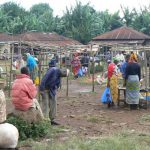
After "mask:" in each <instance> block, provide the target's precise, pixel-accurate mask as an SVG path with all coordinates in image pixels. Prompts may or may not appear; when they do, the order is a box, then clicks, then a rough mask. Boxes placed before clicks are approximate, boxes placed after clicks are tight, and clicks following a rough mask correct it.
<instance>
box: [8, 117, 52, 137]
mask: <svg viewBox="0 0 150 150" xmlns="http://www.w3.org/2000/svg"><path fill="white" fill-rule="evenodd" d="M7 123H10V124H13V125H14V126H16V128H17V129H18V131H19V138H20V140H26V139H27V138H33V139H35V138H39V137H43V136H45V135H46V133H47V131H48V129H49V126H50V123H49V122H48V121H42V122H39V123H31V124H30V123H28V122H26V121H24V120H22V119H21V118H18V117H15V116H11V117H9V118H8V119H7Z"/></svg>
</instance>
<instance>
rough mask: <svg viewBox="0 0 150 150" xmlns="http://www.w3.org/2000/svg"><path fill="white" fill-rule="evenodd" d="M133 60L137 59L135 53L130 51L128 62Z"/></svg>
mask: <svg viewBox="0 0 150 150" xmlns="http://www.w3.org/2000/svg"><path fill="white" fill-rule="evenodd" d="M133 61H135V62H137V61H138V59H137V55H136V54H135V53H132V54H131V55H130V60H129V62H133Z"/></svg>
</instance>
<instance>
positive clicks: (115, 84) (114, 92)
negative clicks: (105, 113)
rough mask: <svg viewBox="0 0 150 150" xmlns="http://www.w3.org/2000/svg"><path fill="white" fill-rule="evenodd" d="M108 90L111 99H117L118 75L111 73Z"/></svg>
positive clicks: (115, 100) (114, 100)
mask: <svg viewBox="0 0 150 150" xmlns="http://www.w3.org/2000/svg"><path fill="white" fill-rule="evenodd" d="M110 91H111V96H112V101H113V102H117V101H118V77H117V76H116V75H112V77H111V78H110Z"/></svg>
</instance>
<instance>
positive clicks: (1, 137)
mask: <svg viewBox="0 0 150 150" xmlns="http://www.w3.org/2000/svg"><path fill="white" fill-rule="evenodd" d="M18 138H19V133H18V129H17V128H16V127H15V126H14V125H12V124H9V123H3V124H0V148H16V146H17V144H18Z"/></svg>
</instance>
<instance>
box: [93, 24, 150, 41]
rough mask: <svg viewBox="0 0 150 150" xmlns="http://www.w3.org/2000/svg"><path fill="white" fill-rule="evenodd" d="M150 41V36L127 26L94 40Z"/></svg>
mask: <svg viewBox="0 0 150 150" xmlns="http://www.w3.org/2000/svg"><path fill="white" fill-rule="evenodd" d="M145 39H148V40H150V36H148V35H145V34H144V33H142V32H138V31H136V30H134V29H133V28H129V27H126V26H123V27H120V28H117V29H115V30H112V31H110V32H106V33H104V34H101V35H98V36H96V37H95V38H93V39H92V40H93V41H94V40H145Z"/></svg>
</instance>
